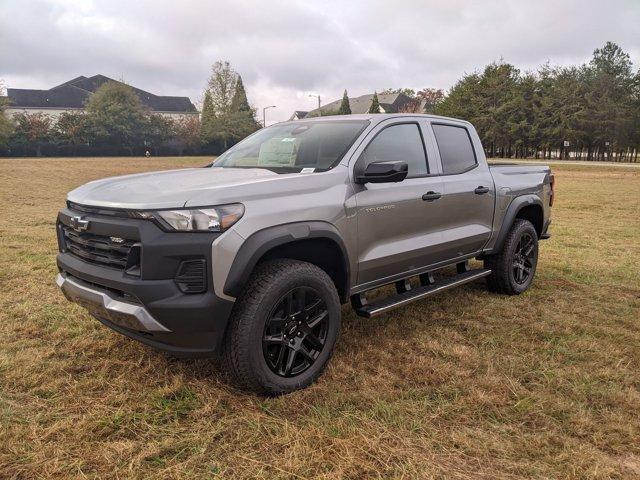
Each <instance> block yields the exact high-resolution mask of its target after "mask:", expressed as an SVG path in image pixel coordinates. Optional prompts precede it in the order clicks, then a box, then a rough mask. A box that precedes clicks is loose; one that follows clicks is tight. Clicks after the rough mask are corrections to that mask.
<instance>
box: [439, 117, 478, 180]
mask: <svg viewBox="0 0 640 480" xmlns="http://www.w3.org/2000/svg"><path fill="white" fill-rule="evenodd" d="M432 126H433V133H434V134H435V136H436V143H437V144H438V150H439V151H440V160H441V161H442V173H443V174H445V175H455V174H456V173H463V172H466V171H468V170H471V169H472V168H473V167H475V166H476V165H477V164H478V161H477V160H476V154H475V151H474V150H473V145H472V144H471V137H470V136H469V132H468V131H467V129H466V128H464V127H458V126H455V125H443V124H433V125H432Z"/></svg>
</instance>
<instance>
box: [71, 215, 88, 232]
mask: <svg viewBox="0 0 640 480" xmlns="http://www.w3.org/2000/svg"><path fill="white" fill-rule="evenodd" d="M69 223H70V226H71V228H73V229H74V230H76V231H77V232H84V231H85V230H86V229H87V228H89V220H84V219H83V218H82V217H71V218H70V219H69Z"/></svg>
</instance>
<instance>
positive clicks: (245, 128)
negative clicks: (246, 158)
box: [228, 75, 260, 142]
mask: <svg viewBox="0 0 640 480" xmlns="http://www.w3.org/2000/svg"><path fill="white" fill-rule="evenodd" d="M228 127H229V133H230V137H231V140H232V141H233V142H237V141H239V140H242V139H243V138H244V137H246V136H247V135H250V134H252V133H253V132H255V131H256V130H258V129H259V128H260V125H259V124H258V122H256V119H255V110H254V109H253V108H251V106H250V105H249V101H248V100H247V92H246V91H245V89H244V84H243V83H242V77H240V75H238V79H237V81H236V89H235V92H234V93H233V98H232V99H231V107H230V112H229V116H228Z"/></svg>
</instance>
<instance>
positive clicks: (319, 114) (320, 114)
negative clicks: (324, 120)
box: [309, 95, 322, 117]
mask: <svg viewBox="0 0 640 480" xmlns="http://www.w3.org/2000/svg"><path fill="white" fill-rule="evenodd" d="M309 96H310V97H314V98H317V99H318V116H320V117H321V116H322V110H320V95H309Z"/></svg>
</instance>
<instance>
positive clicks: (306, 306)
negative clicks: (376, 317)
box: [262, 286, 329, 377]
mask: <svg viewBox="0 0 640 480" xmlns="http://www.w3.org/2000/svg"><path fill="white" fill-rule="evenodd" d="M328 325H329V312H328V309H327V306H326V304H325V302H324V301H323V300H322V299H321V298H320V295H319V293H318V292H317V291H316V290H315V289H313V288H311V287H306V286H301V287H296V288H293V289H292V290H290V291H288V292H287V293H286V294H285V295H284V296H283V297H282V298H281V299H280V300H279V301H278V302H277V303H276V306H275V308H274V309H273V310H272V311H271V313H270V314H269V316H268V318H267V320H266V322H265V327H264V333H263V337H262V352H263V355H264V358H265V360H266V362H267V366H268V367H269V369H270V370H271V371H272V372H273V373H275V374H276V375H278V376H280V377H295V376H297V375H300V374H301V373H303V372H305V371H306V370H307V369H309V368H310V367H311V366H312V365H313V364H314V362H315V361H316V359H317V358H318V356H319V355H320V353H321V352H322V350H323V348H324V346H325V342H326V339H327V332H328Z"/></svg>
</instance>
